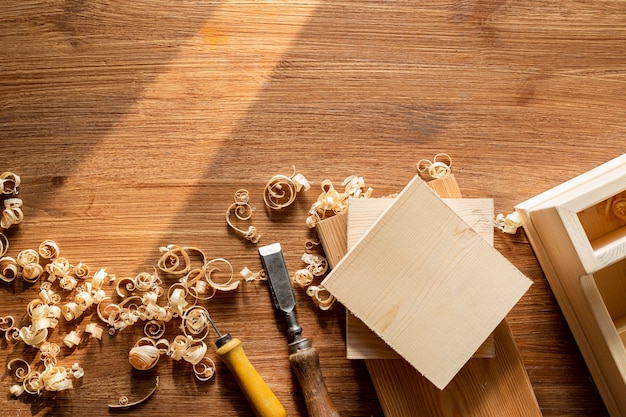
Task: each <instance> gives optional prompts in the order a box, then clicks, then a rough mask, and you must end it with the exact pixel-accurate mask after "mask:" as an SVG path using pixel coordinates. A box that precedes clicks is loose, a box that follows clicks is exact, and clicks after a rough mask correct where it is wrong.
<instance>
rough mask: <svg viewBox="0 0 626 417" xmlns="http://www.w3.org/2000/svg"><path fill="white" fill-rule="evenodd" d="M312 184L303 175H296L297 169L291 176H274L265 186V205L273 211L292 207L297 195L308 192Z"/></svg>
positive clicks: (294, 168)
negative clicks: (303, 191) (302, 191)
mask: <svg viewBox="0 0 626 417" xmlns="http://www.w3.org/2000/svg"><path fill="white" fill-rule="evenodd" d="M309 188H311V184H310V183H309V181H308V180H307V179H306V178H305V177H304V175H302V174H296V167H295V166H294V167H293V173H292V174H291V175H290V176H286V175H283V174H277V175H274V176H273V177H272V178H270V180H269V181H268V182H267V184H266V185H265V190H264V191H263V200H264V201H265V205H266V206H267V207H269V208H270V209H272V210H280V209H283V208H285V207H288V206H290V205H291V204H292V203H293V202H294V201H295V200H296V195H297V194H298V193H299V192H300V191H301V190H303V189H304V190H305V191H306V190H308V189H309Z"/></svg>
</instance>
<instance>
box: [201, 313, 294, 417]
mask: <svg viewBox="0 0 626 417" xmlns="http://www.w3.org/2000/svg"><path fill="white" fill-rule="evenodd" d="M208 319H209V322H210V323H211V326H213V329H215V332H216V333H217V336H218V339H217V340H215V346H217V352H216V354H217V356H218V357H219V358H220V359H221V360H222V361H224V363H225V364H226V366H228V368H229V369H230V370H231V372H232V373H233V375H234V376H235V379H236V380H237V383H238V384H239V386H240V387H241V390H242V391H243V393H244V395H245V396H246V398H247V399H248V403H249V404H250V406H251V407H252V410H253V411H254V414H255V415H256V416H257V417H285V416H287V412H286V411H285V408H284V407H283V405H282V404H281V403H280V401H278V398H276V395H274V393H273V392H272V390H271V389H270V387H268V386H267V384H266V383H265V381H264V380H263V378H261V375H259V373H258V372H257V370H256V369H254V366H252V364H251V363H250V361H249V360H248V357H247V356H246V354H245V353H244V351H243V347H242V346H241V341H240V340H239V339H236V338H233V337H232V336H231V335H230V333H226V334H224V335H222V333H220V331H219V330H218V329H217V327H216V326H215V323H213V320H212V319H211V317H208Z"/></svg>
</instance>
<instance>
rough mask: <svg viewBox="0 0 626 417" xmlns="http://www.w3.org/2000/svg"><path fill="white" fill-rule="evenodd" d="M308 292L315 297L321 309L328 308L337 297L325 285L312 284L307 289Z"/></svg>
mask: <svg viewBox="0 0 626 417" xmlns="http://www.w3.org/2000/svg"><path fill="white" fill-rule="evenodd" d="M306 294H307V295H308V296H309V297H311V298H313V300H314V301H315V303H316V304H317V306H318V307H319V308H320V310H328V309H329V308H331V307H332V305H333V304H334V303H335V300H336V299H335V297H334V296H333V295H332V294H331V293H330V292H328V290H327V289H326V288H324V287H322V286H321V285H320V286H315V285H311V286H309V287H308V288H307V289H306Z"/></svg>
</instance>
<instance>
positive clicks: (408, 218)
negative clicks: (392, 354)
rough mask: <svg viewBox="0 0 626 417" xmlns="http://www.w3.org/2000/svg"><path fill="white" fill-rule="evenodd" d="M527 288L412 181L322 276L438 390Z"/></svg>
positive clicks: (455, 217)
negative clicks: (327, 272)
mask: <svg viewBox="0 0 626 417" xmlns="http://www.w3.org/2000/svg"><path fill="white" fill-rule="evenodd" d="M530 284H531V281H530V280H529V279H528V278H526V277H525V276H524V275H523V274H522V273H521V272H520V271H519V270H517V269H516V268H515V267H514V266H513V265H512V264H511V263H510V262H509V261H508V260H506V258H504V257H503V256H502V255H501V254H500V253H499V252H498V251H497V250H495V249H494V248H493V247H491V246H490V245H489V244H488V243H487V242H486V241H485V240H484V239H483V238H482V237H481V236H479V235H478V234H477V233H476V232H475V231H474V230H473V229H472V228H471V226H469V225H468V224H467V223H466V222H465V221H463V220H462V219H461V218H460V217H459V216H458V215H457V214H456V213H455V212H454V211H453V210H452V209H451V208H449V207H448V206H447V205H446V204H445V203H444V202H443V201H442V200H441V199H440V198H439V197H438V196H437V195H436V194H435V193H434V192H433V191H432V190H431V189H430V188H429V187H428V185H426V183H425V182H424V181H422V180H421V179H420V178H419V177H415V178H414V179H413V180H412V181H411V182H410V183H409V184H408V185H407V186H406V187H405V189H404V190H403V191H402V192H401V193H400V194H399V195H398V197H397V198H396V199H395V201H394V202H393V203H392V204H391V205H390V206H389V207H388V208H387V209H386V210H385V211H384V213H383V214H382V215H381V217H380V218H379V219H378V220H377V221H376V222H375V223H374V224H373V225H372V226H371V228H370V229H368V231H367V232H366V233H365V234H364V235H363V236H362V237H361V239H359V241H358V242H357V243H356V244H355V246H354V247H353V248H352V249H350V250H349V251H348V253H347V254H346V256H345V257H344V258H342V259H341V261H340V262H339V263H338V264H337V265H336V267H335V268H334V269H333V270H332V271H331V272H330V273H329V275H328V276H327V277H326V279H325V280H324V281H323V282H322V285H323V286H324V287H326V288H327V289H328V290H329V291H330V292H331V293H332V294H333V295H334V296H335V297H336V298H337V299H338V300H339V301H340V302H341V303H343V304H344V306H345V307H346V308H347V309H348V310H350V311H351V312H352V314H354V315H355V316H356V317H357V318H359V319H360V320H361V321H363V322H364V323H365V324H366V325H367V326H368V327H369V328H370V329H371V330H373V331H374V332H375V333H376V334H377V335H378V336H379V337H380V338H382V339H383V340H384V341H385V342H386V343H387V344H388V345H389V346H390V347H391V348H393V349H394V350H395V351H396V352H397V353H398V354H399V355H400V356H401V357H402V358H404V359H406V360H407V361H408V362H409V363H410V364H411V365H412V366H413V367H415V368H416V369H417V370H418V371H419V372H420V373H422V374H423V375H424V376H425V377H426V378H427V379H429V380H430V381H431V382H432V383H433V384H434V385H435V386H436V387H438V388H440V389H442V388H444V387H445V386H446V385H447V384H448V383H449V382H450V381H451V380H452V378H453V377H454V376H455V375H456V374H457V372H458V371H459V370H460V369H461V368H462V367H463V365H464V364H465V363H466V362H467V361H468V360H469V359H470V358H471V357H472V355H473V354H474V352H476V350H477V349H478V348H479V347H480V345H481V344H482V343H483V342H484V341H485V340H486V339H487V337H488V336H489V335H490V334H491V332H493V331H494V330H495V328H496V327H497V326H498V324H499V323H500V322H501V321H502V320H503V319H504V317H505V316H506V314H507V313H508V312H509V311H510V309H511V308H512V307H513V306H514V305H515V303H517V301H518V300H519V299H520V298H521V297H522V295H523V294H524V293H525V292H526V291H527V290H528V287H529V286H530Z"/></svg>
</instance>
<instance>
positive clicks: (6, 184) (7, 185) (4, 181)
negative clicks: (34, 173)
mask: <svg viewBox="0 0 626 417" xmlns="http://www.w3.org/2000/svg"><path fill="white" fill-rule="evenodd" d="M20 182H21V179H20V177H19V175H16V174H14V173H12V172H3V173H2V174H0V193H2V194H17V193H18V187H19V186H20Z"/></svg>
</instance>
